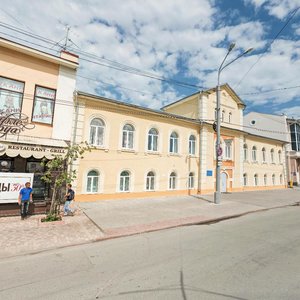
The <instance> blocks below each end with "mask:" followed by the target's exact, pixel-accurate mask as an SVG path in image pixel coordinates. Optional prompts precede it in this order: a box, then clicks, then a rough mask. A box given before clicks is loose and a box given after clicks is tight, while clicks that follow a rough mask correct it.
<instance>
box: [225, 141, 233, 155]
mask: <svg viewBox="0 0 300 300" xmlns="http://www.w3.org/2000/svg"><path fill="white" fill-rule="evenodd" d="M225 159H232V140H225Z"/></svg>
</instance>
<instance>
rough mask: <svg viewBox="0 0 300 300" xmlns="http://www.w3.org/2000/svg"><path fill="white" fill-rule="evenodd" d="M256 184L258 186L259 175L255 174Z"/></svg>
mask: <svg viewBox="0 0 300 300" xmlns="http://www.w3.org/2000/svg"><path fill="white" fill-rule="evenodd" d="M254 185H255V186H258V175H257V174H254Z"/></svg>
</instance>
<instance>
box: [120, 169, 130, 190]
mask: <svg viewBox="0 0 300 300" xmlns="http://www.w3.org/2000/svg"><path fill="white" fill-rule="evenodd" d="M129 189H130V173H129V172H128V171H123V172H121V174H120V192H129Z"/></svg>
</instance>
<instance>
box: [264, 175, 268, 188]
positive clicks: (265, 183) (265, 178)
mask: <svg viewBox="0 0 300 300" xmlns="http://www.w3.org/2000/svg"><path fill="white" fill-rule="evenodd" d="M267 183H268V181H267V174H265V175H264V185H265V186H266V185H267Z"/></svg>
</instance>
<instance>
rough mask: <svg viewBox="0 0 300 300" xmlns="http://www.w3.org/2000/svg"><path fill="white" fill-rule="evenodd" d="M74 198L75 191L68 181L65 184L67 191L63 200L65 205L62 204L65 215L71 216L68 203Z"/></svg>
mask: <svg viewBox="0 0 300 300" xmlns="http://www.w3.org/2000/svg"><path fill="white" fill-rule="evenodd" d="M74 198H75V192H74V190H73V189H72V184H70V183H69V184H68V185H67V193H66V195H65V199H66V201H65V205H64V216H67V215H71V216H73V212H72V210H71V208H70V204H71V202H72V201H73V200H74Z"/></svg>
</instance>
